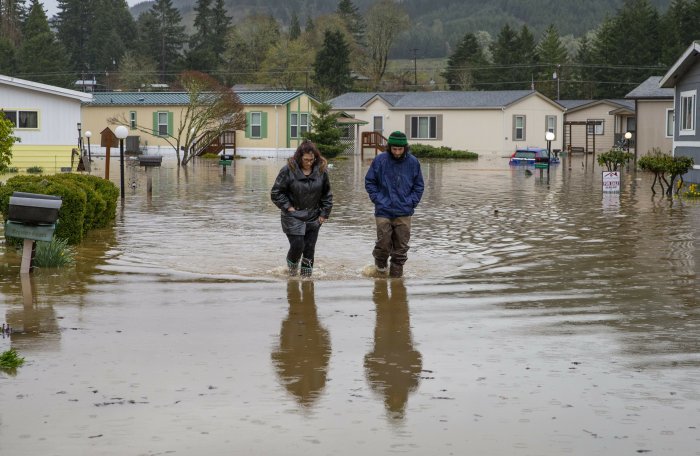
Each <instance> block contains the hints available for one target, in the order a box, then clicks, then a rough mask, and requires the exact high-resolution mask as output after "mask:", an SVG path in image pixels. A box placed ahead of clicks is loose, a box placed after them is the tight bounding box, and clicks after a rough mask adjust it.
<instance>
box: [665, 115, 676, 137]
mask: <svg viewBox="0 0 700 456" xmlns="http://www.w3.org/2000/svg"><path fill="white" fill-rule="evenodd" d="M674 123H675V116H674V115H673V109H667V110H666V137H667V138H673V128H674Z"/></svg>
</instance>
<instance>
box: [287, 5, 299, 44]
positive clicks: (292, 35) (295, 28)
mask: <svg viewBox="0 0 700 456" xmlns="http://www.w3.org/2000/svg"><path fill="white" fill-rule="evenodd" d="M300 36H301V25H299V18H298V17H297V13H296V12H294V13H292V19H291V21H290V23H289V39H290V40H296V39H297V38H299V37H300Z"/></svg>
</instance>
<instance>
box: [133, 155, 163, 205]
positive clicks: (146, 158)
mask: <svg viewBox="0 0 700 456" xmlns="http://www.w3.org/2000/svg"><path fill="white" fill-rule="evenodd" d="M162 161H163V157H162V156H161V155H140V156H139V166H143V167H144V168H146V193H147V194H148V195H149V196H150V195H151V194H152V193H153V180H152V178H151V168H158V167H160V165H161V163H162Z"/></svg>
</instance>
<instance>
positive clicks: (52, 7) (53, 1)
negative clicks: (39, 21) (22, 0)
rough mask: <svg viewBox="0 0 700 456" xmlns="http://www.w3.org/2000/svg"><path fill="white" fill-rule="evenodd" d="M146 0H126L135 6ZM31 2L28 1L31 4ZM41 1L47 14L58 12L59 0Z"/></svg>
mask: <svg viewBox="0 0 700 456" xmlns="http://www.w3.org/2000/svg"><path fill="white" fill-rule="evenodd" d="M143 1H145V0H126V3H128V4H129V6H134V5H136V4H137V3H142V2H143ZM29 3H30V2H27V4H29ZM39 3H43V4H44V11H46V15H47V16H48V17H49V18H51V16H54V15H55V14H56V13H58V0H43V1H42V0H39Z"/></svg>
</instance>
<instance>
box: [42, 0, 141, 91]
mask: <svg viewBox="0 0 700 456" xmlns="http://www.w3.org/2000/svg"><path fill="white" fill-rule="evenodd" d="M55 25H56V28H57V31H58V38H59V40H60V41H61V43H62V44H63V46H64V47H65V49H66V51H67V52H68V56H69V60H70V66H72V68H73V70H75V71H76V72H78V74H79V75H81V76H80V77H81V79H84V77H86V76H87V74H91V75H93V76H94V75H95V74H100V75H104V74H105V73H106V72H109V71H110V70H114V69H115V68H116V66H117V64H118V62H119V59H121V56H122V55H123V54H124V52H125V51H126V49H128V48H131V47H133V43H134V36H135V35H136V27H135V23H134V19H133V17H132V16H131V13H129V8H128V5H127V3H126V0H58V14H57V16H56V21H55ZM86 73H87V74H86Z"/></svg>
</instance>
